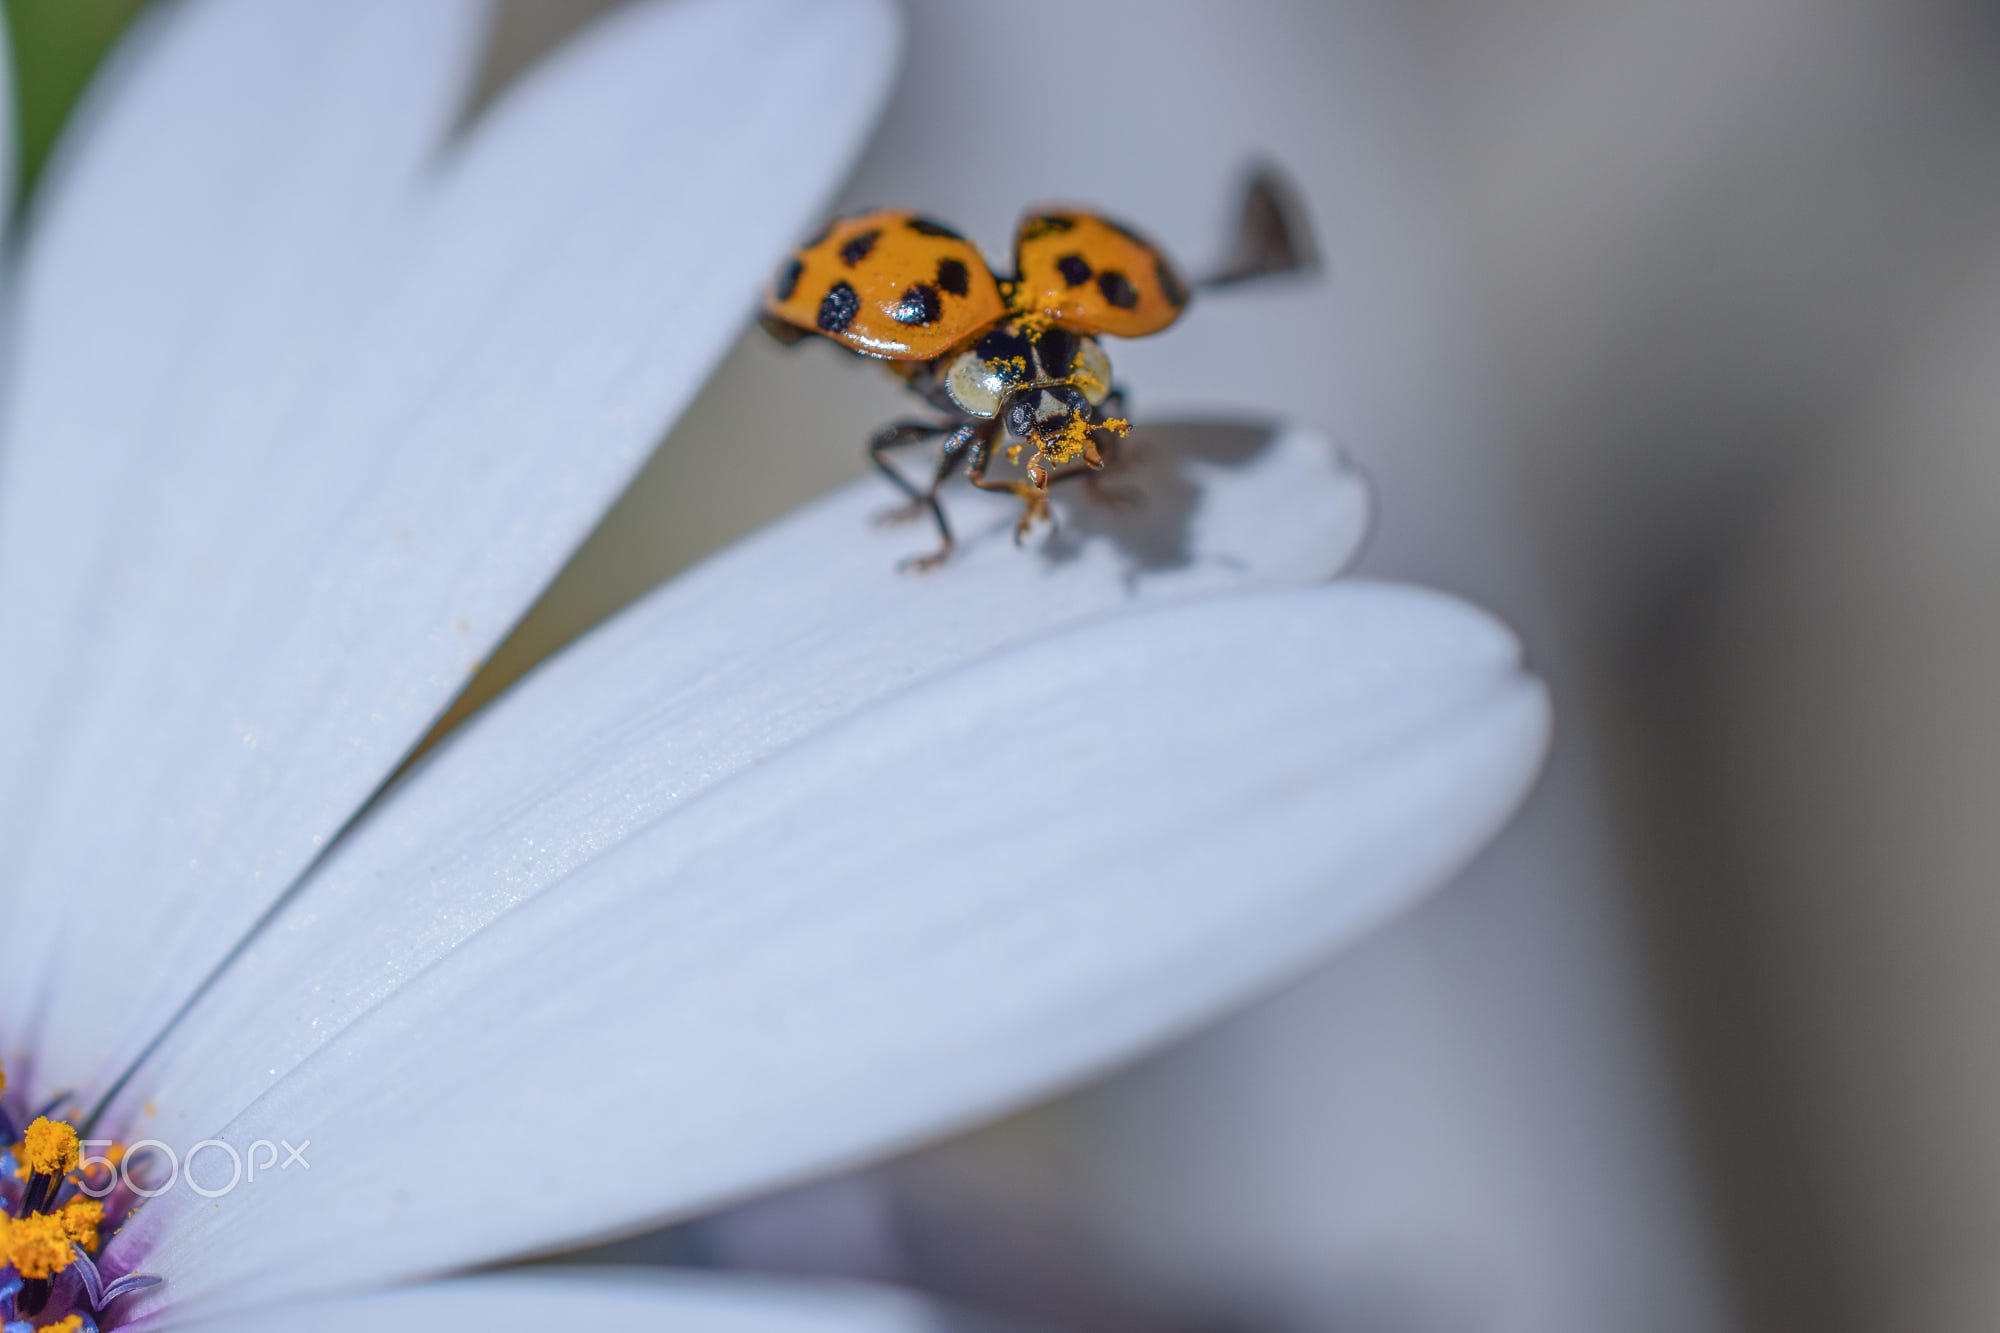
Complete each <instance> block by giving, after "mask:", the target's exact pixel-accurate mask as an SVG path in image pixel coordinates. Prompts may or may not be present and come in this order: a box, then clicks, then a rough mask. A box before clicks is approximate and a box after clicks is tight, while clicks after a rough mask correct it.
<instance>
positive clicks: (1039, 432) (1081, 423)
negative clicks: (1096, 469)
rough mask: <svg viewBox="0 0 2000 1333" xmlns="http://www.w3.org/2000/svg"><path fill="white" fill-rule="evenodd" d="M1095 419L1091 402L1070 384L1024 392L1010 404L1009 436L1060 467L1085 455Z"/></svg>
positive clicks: (1024, 390) (1017, 395)
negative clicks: (1085, 442) (1092, 421)
mask: <svg viewBox="0 0 2000 1333" xmlns="http://www.w3.org/2000/svg"><path fill="white" fill-rule="evenodd" d="M1091 415H1092V409H1091V406H1090V400H1089V399H1087V398H1085V397H1084V396H1083V394H1082V393H1081V392H1080V391H1078V390H1077V389H1076V388H1075V387H1074V386H1073V385H1069V384H1045V385H1039V386H1037V387H1035V388H1031V389H1023V390H1021V391H1019V392H1018V393H1015V394H1013V395H1012V396H1011V397H1009V398H1008V400H1007V409H1006V421H1007V430H1008V433H1009V434H1011V435H1013V436H1014V438H1016V439H1018V440H1021V441H1023V442H1024V443H1027V444H1032V445H1034V446H1035V448H1036V449H1037V450H1038V451H1039V452H1040V453H1041V454H1042V455H1043V456H1044V457H1046V458H1049V459H1051V460H1052V461H1054V462H1058V463H1067V462H1069V461H1070V460H1071V459H1072V458H1075V457H1076V456H1077V455H1078V454H1079V453H1081V452H1083V446H1084V441H1085V440H1086V439H1087V438H1088V436H1089V432H1090V428H1091V424H1092V423H1091Z"/></svg>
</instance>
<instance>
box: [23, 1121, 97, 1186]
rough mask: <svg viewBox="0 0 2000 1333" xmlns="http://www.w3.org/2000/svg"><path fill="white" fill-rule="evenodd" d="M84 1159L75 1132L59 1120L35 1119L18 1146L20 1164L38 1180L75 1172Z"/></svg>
mask: <svg viewBox="0 0 2000 1333" xmlns="http://www.w3.org/2000/svg"><path fill="white" fill-rule="evenodd" d="M82 1159H83V1154H82V1150H81V1149H80V1148H79V1147H78V1146H77V1141H76V1131H75V1130H73V1129H71V1128H70V1127H69V1126H68V1125H66V1124H64V1123H63V1122H62V1121H60V1120H51V1119H49V1118H48V1117H47V1116H36V1117H35V1123H34V1124H32V1125H29V1126H28V1133H27V1135H26V1137H25V1138H24V1139H23V1141H22V1144H21V1164H22V1165H23V1166H25V1167H27V1168H28V1170H29V1171H31V1172H33V1173H34V1174H36V1175H38V1176H60V1175H66V1174H68V1173H69V1172H71V1171H74V1170H76V1164H77V1163H78V1162H79V1161H81V1160H82Z"/></svg>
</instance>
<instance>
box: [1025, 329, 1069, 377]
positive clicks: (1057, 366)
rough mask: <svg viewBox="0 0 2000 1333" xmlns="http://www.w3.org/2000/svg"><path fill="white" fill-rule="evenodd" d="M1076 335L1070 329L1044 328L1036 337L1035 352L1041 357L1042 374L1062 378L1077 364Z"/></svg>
mask: <svg viewBox="0 0 2000 1333" xmlns="http://www.w3.org/2000/svg"><path fill="white" fill-rule="evenodd" d="M1076 348H1077V341H1076V335H1075V334H1074V333H1071V332H1070V331H1069V330H1068V329H1043V330H1042V331H1041V333H1040V334H1039V335H1037V336H1036V338H1035V354H1036V355H1037V356H1038V357H1040V358H1041V362H1042V374H1044V375H1046V376H1047V377H1048V378H1050V379H1061V378H1062V377H1063V376H1065V375H1067V374H1069V372H1070V367H1071V366H1074V365H1075V364H1076Z"/></svg>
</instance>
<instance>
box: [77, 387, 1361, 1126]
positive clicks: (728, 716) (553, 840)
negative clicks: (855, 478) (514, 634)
mask: <svg viewBox="0 0 2000 1333" xmlns="http://www.w3.org/2000/svg"><path fill="white" fill-rule="evenodd" d="M1131 443H1132V449H1131V453H1132V455H1133V457H1132V459H1131V465H1130V466H1129V467H1128V468H1124V469H1121V470H1120V471H1119V472H1118V473H1117V474H1115V484H1116V485H1117V486H1118V487H1120V488H1121V489H1123V490H1125V491H1129V492H1131V493H1134V494H1137V495H1139V496H1141V497H1143V501H1142V503H1141V504H1139V505H1138V506H1137V507H1121V508H1107V507H1105V506H1104V505H1102V504H1097V503H1091V502H1089V501H1088V500H1086V499H1085V498H1084V497H1083V496H1081V495H1076V494H1074V493H1073V494H1072V495H1070V496H1068V497H1064V496H1062V495H1061V493H1060V492H1058V501H1057V504H1058V508H1059V515H1058V517H1059V519H1060V520H1061V524H1062V527H1061V529H1060V531H1061V533H1062V539H1061V540H1060V541H1058V542H1056V543H1054V544H1052V545H1044V544H1042V541H1043V539H1041V538H1040V537H1038V538H1037V545H1036V546H1035V547H1034V548H1032V549H1030V550H1028V551H1022V550H1017V549H1016V548H1015V547H1014V546H1013V545H1012V543H1011V542H1010V541H1009V540H1008V537H1007V531H1008V529H1009V528H1010V527H1011V524H1012V521H1013V516H1014V514H1015V513H1016V512H1017V502H1015V501H1014V500H1013V499H1012V498H1011V497H1006V498H1000V497H983V496H973V495H966V496H959V495H956V494H955V495H954V496H953V504H954V509H955V512H956V514H957V518H958V522H959V525H960V527H961V529H962V530H964V531H965V532H966V533H967V534H968V535H967V542H966V546H965V547H964V549H962V550H961V551H960V553H959V555H958V557H957V558H956V559H954V561H953V562H952V564H951V565H949V566H948V567H947V568H946V569H945V570H943V571H941V572H939V573H936V574H931V575H925V576H921V577H913V576H909V575H901V574H898V573H896V572H895V565H896V561H897V558H898V556H900V555H902V554H904V553H906V552H908V551H909V550H911V549H912V548H915V549H922V548H923V547H924V546H925V545H926V544H927V543H928V542H929V541H930V539H931V535H930V532H929V531H928V528H927V527H920V528H916V529H911V528H891V529H881V528H874V527H871V525H870V523H869V515H870V513H871V512H872V511H874V510H876V509H878V508H880V507H881V506H883V505H884V504H885V503H887V502H888V501H889V500H890V499H891V498H892V497H893V496H894V492H893V491H891V490H890V488H889V487H888V486H887V485H886V484H884V483H883V482H881V481H880V480H877V479H872V478H871V479H864V480H862V481H859V482H856V483H854V484H853V485H851V486H848V487H846V488H844V489H843V490H841V491H839V492H837V493H835V494H833V495H831V496H828V497H827V498H825V499H824V500H821V501H819V502H818V503H816V504H814V505H811V506H809V507H807V508H805V509H803V510H801V511H799V512H798V513H797V514H795V515H793V516H792V517H790V518H788V519H786V520H785V521H783V522H780V523H778V524H775V525H773V526H772V527H771V528H769V529H767V530H765V531H764V532H762V533H760V534H758V535H757V536H755V537H752V538H750V539H748V540H746V541H745V542H743V543H741V544H739V545H738V546H736V547H733V548H731V549H730V550H728V551H726V552H724V553H722V554H721V555H719V556H717V557H715V558H713V559H711V560H709V561H708V562H706V563H705V564H703V565H701V566H700V567H698V568H696V569H694V570H692V571H690V572H689V573H687V574H685V575H683V576H682V577H681V578H679V579H677V580H675V581H674V582H673V583H671V584H669V585H667V586H666V587H664V588H662V589H661V590H660V591H658V592H656V593H654V594H653V595H652V596H650V597H649V598H647V599H645V600H644V601H642V602H641V603H639V604H638V605H637V606H635V607H634V608H633V609H632V610H631V611H630V612H628V613H627V614H626V615H624V616H623V617H620V618H619V619H617V620H615V621H614V622H612V623H611V624H610V625H607V626H606V627H604V628H603V629H601V630H599V631H598V632H597V633H595V634H593V635H591V636H589V637H587V638H586V639H584V640H583V641H581V642H579V643H578V644H576V645H575V646H573V647H572V648H570V649H569V650H567V651H566V652H564V653H562V654H560V655H559V656H558V657H556V658H555V659H554V660H552V661H551V662H549V663H548V664H546V665H545V666H543V667H542V668H541V669H540V670H539V671H537V672H536V673H535V674H534V675H532V676H530V677H529V678H528V679H527V680H525V681H523V682H522V683H521V685H520V686H519V687H518V688H517V689H515V690H513V691H512V692H511V693H509V694H508V695H506V696H504V697H503V698H501V699H500V700H498V701H496V702H495V704H494V705H493V706H492V707H491V708H489V709H488V710H486V711H485V712H484V713H482V714H480V715H479V716H478V717H476V718H474V719H473V720H472V721H471V722H470V723H469V724H468V725H467V727H466V728H465V729H464V730H463V731H462V732H460V733H459V734H458V735H456V736H455V737H454V738H453V739H452V740H451V741H450V742H448V743H447V744H446V745H445V746H444V747H443V748H442V750H441V751H440V752H438V753H436V754H433V755H432V756H430V757H428V758H427V760H426V762H425V763H424V764H423V765H422V766H421V767H420V768H419V769H418V770H417V771H416V772H415V773H414V774H413V775H412V778H411V780H410V781H407V782H405V783H403V784H401V785H400V786H399V787H398V788H397V789H396V790H395V791H393V792H392V793H391V794H389V795H388V796H387V797H386V798H385V799H384V800H383V802H382V803H381V804H380V805H379V806H378V807H377V808H376V809H374V810H372V811H371V812H370V814H369V818H368V819H367V820H366V821H365V822H364V823H363V824H362V825H360V826H359V827H357V828H356V829H355V830H354V831H353V833H352V834H350V835H349V838H348V840H347V841H346V842H345V843H344V844H343V845H342V846H341V847H339V848H337V849H336V850H335V852H334V854H333V855H332V856H331V857H330V858H329V859H328V861H327V862H326V864H324V865H323V866H321V867H319V868H317V869H316V870H315V871H314V873H313V875H312V877H311V878H310V880H309V881H308V882H307V884H306V885H305V886H304V888H303V889H302V891H301V892H300V894H299V895H298V897H297V898H296V900H295V901H294V902H293V903H291V904H290V905H289V906H288V908H287V911H286V912H285V914H284V915H282V916H281V917H280V918H278V920H277V921H275V922H274V923H273V924H272V926H271V927H270V928H269V929H268V930H267V931H266V932H265V933H264V934H263V935H262V936H261V937H260V938H259V939H258V940H257V942H256V943H255V944H254V945H253V946H252V947H251V948H250V949H249V950H248V951H247V952H246V953H245V954H244V955H243V956H242V957H240V958H238V959H237V960H236V961H235V962H234V963H232V964H231V966H230V969H229V971H228V972H227V973H226V974H225V975H224V976H223V977H222V978H221V980H220V981H219V982H218V984H217V985H216V987H215V989H214V990H213V991H212V992H211V993H210V994H209V995H208V996H206V997H205V998H204V999H203V1000H202V1002H201V1003H200V1004H199V1005H197V1006H196V1007H195V1008H194V1009H193V1010H192V1011H191V1012H190V1013H189V1015H188V1016H187V1018H186V1019H184V1020H183V1021H182V1022H181V1024H180V1025H179V1026H178V1027H177V1028H176V1030H175V1031H174V1032H173V1033H172V1034H171V1035H170V1036H169V1038H168V1040H167V1042H166V1043H165V1045H164V1046H163V1047H162V1049H161V1050H160V1051H158V1052H157V1053H156V1054H155V1055H153V1056H152V1057H151V1058H149V1060H148V1061H147V1063H146V1065H145V1066H144V1067H142V1069H141V1071H140V1074H139V1076H138V1077H137V1078H135V1079H134V1080H133V1081H132V1083H131V1084H130V1085H129V1086H128V1087H127V1088H126V1090H125V1093H124V1097H123V1100H122V1105H121V1106H120V1107H119V1114H117V1115H116V1116H114V1118H113V1120H112V1122H111V1123H114V1124H119V1125H125V1126H132V1125H136V1128H135V1129H133V1131H132V1132H134V1133H144V1134H147V1135H152V1136H156V1137H159V1138H162V1139H165V1140H166V1141H168V1142H170V1143H174V1144H178V1145H180V1146H183V1147H184V1146H186V1145H187V1144H190V1143H193V1142H195V1141H197V1140H199V1139H201V1138H202V1137H203V1136H204V1135H206V1134H208V1133H210V1132H212V1131H213V1130H214V1129H216V1128H217V1127H218V1126H221V1125H224V1124H226V1123H228V1122H229V1120H230V1119H232V1118H233V1117H234V1116H235V1115H236V1114H237V1113H238V1112H240V1111H241V1110H242V1109H243V1108H244V1107H245V1106H247V1105H249V1103H250V1102H251V1101H252V1100H254V1099H255V1098H256V1097H257V1096H259V1095H260V1094H261V1093H262V1092H263V1091H264V1089H265V1088H267V1087H269V1086H270V1085H271V1083H272V1082H274V1081H275V1080H276V1079H278V1078H279V1077H280V1076H282V1075H283V1074H284V1073H286V1072H287V1071H288V1070H290V1069H291V1068H292V1066H294V1065H295V1064H297V1063H298V1062H299V1061H300V1060H302V1059H304V1058H305V1057H306V1056H307V1055H308V1054H310V1053H311V1052H312V1051H313V1050H314V1049H316V1048H317V1047H318V1046H320V1045H321V1044H322V1043H324V1042H326V1041H327V1040H328V1039H330V1038H331V1037H333V1036H334V1035H335V1034H336V1033H337V1032H339V1031H340V1030H341V1028H343V1027H344V1026H345V1025H346V1024H347V1023H348V1022H350V1021H352V1020H353V1019H354V1018H355V1017H356V1016H357V1015H359V1014H360V1013H361V1012H362V1011H364V1010H365V1009H367V1008H368V1007H369V1006H371V1005H373V1004H375V1003H377V1002H378V1001H380V1000H381V999H382V998H383V997H384V996H385V995H387V994H388V993H389V992H390V991H391V990H393V989H394V988H395V987H396V986H398V985H400V984H401V983H402V982H403V981H405V980H407V979H408V978H409V977H411V976H414V975H415V974H416V973H418V972H419V971H421V970H422V969H423V968H425V967H427V966H429V965H430V964H431V963H432V962H433V961H435V960H436V959H437V958H439V957H441V956H442V955H443V954H444V953H446V952H448V951H449V950H450V949H452V948H453V947H454V946H456V945H457V944H458V943H459V942H460V941H462V940H464V939H465V938H466V937H467V936H468V935H470V934H472V933H473V932H474V931H476V930H478V929H479V928H480V927H482V926H484V925H485V924H486V923H487V922H488V921H490V920H491V919H493V918H494V917H495V916H497V915H499V914H500V913H502V912H505V911H508V910H510V909H512V908H513V907H515V906H517V905H518V904H520V903H521V902H524V901H526V900H527V899H529V898H531V897H533V896H534V895H535V894H536V893H538V892H540V891H541V890H542V889H543V888H545V887H547V886H548V885H550V884H552V883H555V882H556V881H558V880H559V879H561V877H563V876H564V875H567V874H569V873H571V872H572V871H574V870H575V869H576V868H577V867H578V866H579V865H581V864H582V863H584V862H586V861H589V860H592V859H595V858H598V857H602V856H604V855H606V854H607V853H609V852H610V851H611V850H612V849H613V848H615V847H616V846H617V845H618V844H619V843H621V842H623V841H624V840H626V839H627V838H630V837H632V836H634V835H635V834H636V833H638V832H639V831H640V830H642V829H644V828H646V827H647V826H648V825H650V824H652V823H654V822H655V821H657V820H659V819H661V818H662V817H664V816H665V815H667V814H668V813H669V812H670V811H672V810H674V809H675V808H677V807H679V806H681V805H682V804H684V803H685V802H687V801H689V800H691V799H692V798H694V797H695V796H697V795H699V794H700V793H701V792H703V791H704V790H707V789H708V788H709V787H711V786H713V785H714V784H715V783H717V782H719V781H721V780H723V779H724V778H726V777H728V776H729V775H730V774H732V773H736V772H740V771H741V770H743V769H744V768H747V767H748V766H750V765H751V764H754V763H756V762H757V761H758V760H760V759H763V758H765V757H767V756H769V755H770V754H772V753H773V752H774V751H776V750H778V749H780V748H782V747H784V746H786V745H790V744H792V743H794V742H796V741H797V740H799V739H800V738H801V737H803V736H805V735H808V734H810V733H812V732H814V731H817V730H819V729H822V728H824V727H825V726H827V725H829V724H830V723H832V722H835V721H838V720H839V719H841V718H843V717H846V716H849V715H851V714H852V713H854V712H856V711H858V710H859V709H861V708H863V707H865V706H866V705H868V704H869V703H871V702H873V701H875V700H878V699H880V698H881V697H882V696H884V695H885V694H888V693H890V692H893V691H895V690H897V689H900V688H903V687H905V686H907V685H908V684H910V683H912V682H914V681H917V680H921V679H924V678H926V677H929V676H932V675H935V674H937V673H938V672H940V671H943V670H948V669H950V668H953V667H957V666H960V665H963V664H964V663H966V662H969V661H972V660H974V659H976V658H978V657H981V656H983V655H985V654H987V653H990V652H992V651H994V650H995V649H997V648H1000V647H1003V646H1006V645H1008V644H1012V643H1020V642H1022V641H1025V640H1027V639H1029V638H1031V637H1033V636H1035V635H1037V634H1041V633H1045V632H1047V631H1049V630H1052V629H1054V628H1056V627H1059V626H1062V625H1065V624H1072V623H1076V622H1079V621H1082V620H1084V619H1086V618H1089V617H1092V616H1098V615H1103V614H1106V613H1109V612H1114V611H1118V610H1123V609H1130V608H1132V607H1136V606H1143V605H1148V604H1158V603H1160V602H1163V601H1168V600H1185V599H1189V598H1193V597H1199V596H1203V595H1207V594H1213V593H1215V592H1218V591H1224V590H1231V589H1235V590H1242V589H1250V588H1260V587H1282V586H1292V587H1302V586H1311V585H1314V584H1318V583H1322V582H1324V581H1326V580H1327V579H1330V578H1332V577H1333V576H1334V575H1335V574H1336V573H1337V572H1339V570H1340V568H1341V566H1342V565H1343V564H1344V563H1345V562H1346V561H1347V560H1348V558H1349V557H1350V556H1352V555H1353V554H1354V553H1355V551H1356V550H1357V549H1358V548H1359V546H1360V544H1361V541H1362V538H1363V536H1364V535H1365V533H1366V531H1367V524H1368V493H1367V490H1366V488H1365V486H1364V485H1363V484H1362V483H1361V481H1360V480H1359V479H1358V478H1357V477H1356V476H1355V474H1354V473H1352V472H1350V471H1348V470H1347V469H1345V468H1344V467H1343V466H1341V464H1340V463H1339V461H1338V459H1337V457H1336V455H1335V452H1334V449H1333V447H1332V445H1331V444H1330V443H1329V442H1327V441H1326V440H1325V439H1324V438H1322V437H1320V436H1318V435H1316V434H1313V433H1311V432H1309V431H1304V430H1300V429H1297V428H1291V429H1277V428H1270V429H1266V430H1258V429H1253V428H1249V427H1245V426H1241V425H1224V424H1220V423H1196V424H1183V425H1156V426H1154V427H1151V428H1148V429H1147V430H1146V431H1144V432H1143V433H1142V435H1141V436H1138V437H1135V438H1134V440H1133V441H1132V442H1131ZM982 501H983V502H984V503H981V502H982ZM141 1108H152V1113H151V1114H146V1115H143V1116H142V1114H141Z"/></svg>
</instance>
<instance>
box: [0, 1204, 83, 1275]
mask: <svg viewBox="0 0 2000 1333" xmlns="http://www.w3.org/2000/svg"><path fill="white" fill-rule="evenodd" d="M0 1219H4V1220H0V1253H4V1254H5V1255H6V1259H7V1262H8V1263H10V1264H12V1265H13V1266H14V1267H15V1269H16V1270H17V1271H19V1273H20V1274H21V1276H22V1277H26V1278H47V1277H54V1276H55V1275H56V1274H57V1273H60V1272H62V1271H63V1270H64V1269H65V1268H68V1267H69V1266H70V1264H71V1263H72V1262H73V1261H74V1260H75V1258H76V1255H75V1252H74V1251H72V1250H71V1249H70V1247H69V1244H70V1234H69V1231H68V1229H67V1228H65V1227H64V1226H63V1219H62V1218H60V1217H58V1216H56V1215H55V1214H54V1213H30V1214H29V1215H28V1216H26V1217H6V1215H5V1214H0Z"/></svg>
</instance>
